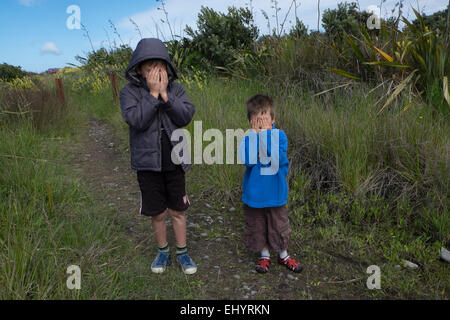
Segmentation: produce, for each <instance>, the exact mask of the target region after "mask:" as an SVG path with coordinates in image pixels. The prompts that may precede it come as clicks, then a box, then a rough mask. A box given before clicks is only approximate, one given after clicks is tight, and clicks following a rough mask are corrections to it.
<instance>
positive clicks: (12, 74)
mask: <svg viewBox="0 0 450 320" xmlns="http://www.w3.org/2000/svg"><path fill="white" fill-rule="evenodd" d="M25 76H26V73H25V71H23V70H22V67H15V66H12V65H9V64H7V63H3V64H0V79H1V80H4V81H12V80H14V79H17V78H23V77H25Z"/></svg>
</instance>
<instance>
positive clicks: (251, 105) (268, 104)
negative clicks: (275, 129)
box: [246, 94, 275, 121]
mask: <svg viewBox="0 0 450 320" xmlns="http://www.w3.org/2000/svg"><path fill="white" fill-rule="evenodd" d="M246 104H247V118H248V120H249V121H250V119H251V117H252V115H253V114H255V113H259V112H263V113H265V112H267V111H269V112H270V116H271V117H272V119H274V118H275V108H274V104H273V100H272V98H271V97H269V96H267V95H264V94H257V95H254V96H253V97H251V98H250V99H248V100H247V102H246Z"/></svg>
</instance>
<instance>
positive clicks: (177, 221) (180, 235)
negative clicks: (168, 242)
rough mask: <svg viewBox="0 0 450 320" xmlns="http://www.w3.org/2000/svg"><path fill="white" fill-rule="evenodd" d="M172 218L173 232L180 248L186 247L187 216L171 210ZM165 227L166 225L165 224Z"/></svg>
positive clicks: (181, 212)
mask: <svg viewBox="0 0 450 320" xmlns="http://www.w3.org/2000/svg"><path fill="white" fill-rule="evenodd" d="M169 214H170V217H171V218H172V224H173V231H174V233H175V239H176V241H177V246H178V247H185V246H186V214H185V213H184V211H176V210H172V209H169ZM164 225H165V224H164Z"/></svg>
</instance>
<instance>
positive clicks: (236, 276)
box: [233, 274, 241, 280]
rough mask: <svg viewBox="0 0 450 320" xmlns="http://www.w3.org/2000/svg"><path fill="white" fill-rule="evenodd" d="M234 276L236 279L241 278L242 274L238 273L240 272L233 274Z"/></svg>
mask: <svg viewBox="0 0 450 320" xmlns="http://www.w3.org/2000/svg"><path fill="white" fill-rule="evenodd" d="M233 278H235V279H238V280H239V279H240V278H241V276H240V275H238V274H235V275H234V276H233Z"/></svg>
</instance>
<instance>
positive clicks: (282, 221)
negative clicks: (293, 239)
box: [239, 94, 303, 273]
mask: <svg viewBox="0 0 450 320" xmlns="http://www.w3.org/2000/svg"><path fill="white" fill-rule="evenodd" d="M247 117H248V119H249V121H250V125H251V129H252V130H251V131H250V132H249V133H248V134H247V135H246V136H245V137H244V139H242V141H241V145H240V147H239V157H240V159H241V161H242V162H243V163H244V164H245V165H246V167H247V169H246V171H245V175H244V183H243V193H242V201H243V203H244V220H245V231H244V241H245V244H246V246H247V247H248V249H250V250H252V251H259V252H260V253H261V258H260V260H259V262H258V264H257V266H256V271H257V272H259V273H266V272H267V271H268V270H269V268H270V264H271V259H270V253H269V246H270V247H271V248H272V249H273V250H274V251H276V252H277V253H278V259H277V260H278V263H280V264H281V265H284V266H286V267H287V268H288V269H289V270H291V271H294V272H301V271H302V269H303V268H302V266H301V265H300V263H298V262H297V261H295V259H294V258H292V257H290V256H289V255H288V253H287V247H288V243H289V239H290V233H291V228H290V226H289V218H288V212H287V209H286V202H287V196H288V186H287V181H286V177H287V174H288V170H289V160H288V159H287V143H288V141H287V137H286V134H285V133H284V132H283V131H282V130H280V129H276V128H275V126H274V123H275V114H274V103H273V100H272V99H271V98H270V97H268V96H266V95H260V94H258V95H255V96H253V97H251V98H250V99H249V100H248V101H247Z"/></svg>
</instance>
